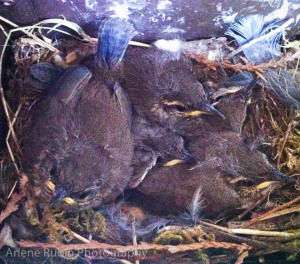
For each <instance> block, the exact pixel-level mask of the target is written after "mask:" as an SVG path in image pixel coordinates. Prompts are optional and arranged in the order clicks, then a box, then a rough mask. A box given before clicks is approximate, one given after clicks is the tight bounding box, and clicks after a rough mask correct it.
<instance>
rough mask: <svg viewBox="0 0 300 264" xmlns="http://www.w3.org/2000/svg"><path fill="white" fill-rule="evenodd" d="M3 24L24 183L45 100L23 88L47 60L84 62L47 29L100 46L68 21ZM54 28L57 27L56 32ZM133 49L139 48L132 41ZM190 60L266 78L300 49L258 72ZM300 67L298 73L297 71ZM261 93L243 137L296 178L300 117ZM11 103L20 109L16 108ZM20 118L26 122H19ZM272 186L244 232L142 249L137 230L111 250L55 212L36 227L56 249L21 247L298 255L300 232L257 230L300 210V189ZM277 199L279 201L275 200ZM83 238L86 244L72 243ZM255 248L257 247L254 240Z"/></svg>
mask: <svg viewBox="0 0 300 264" xmlns="http://www.w3.org/2000/svg"><path fill="white" fill-rule="evenodd" d="M1 21H2V22H4V23H6V24H8V25H9V26H10V27H12V28H13V29H11V30H10V31H9V32H6V31H5V29H4V28H3V27H2V26H1V24H0V26H1V27H0V30H2V32H3V33H4V34H5V35H6V36H7V38H6V41H5V44H4V48H3V51H2V54H1V57H0V79H1V80H2V78H3V58H4V54H5V51H6V49H7V46H8V43H10V42H11V43H12V44H13V45H14V47H15V58H16V63H17V65H16V70H15V72H14V81H13V87H14V89H15V90H14V91H15V92H16V93H15V95H17V98H9V99H8V98H7V96H9V95H7V94H5V92H4V90H5V89H4V88H3V87H2V86H1V83H2V82H1V83H0V93H1V100H2V103H3V106H4V110H5V114H6V118H7V121H8V126H9V131H8V134H7V138H6V144H7V148H8V156H9V159H10V162H12V163H13V165H14V168H15V170H16V173H17V175H19V177H20V178H19V179H21V176H22V175H23V174H22V169H21V166H20V165H21V164H20V163H19V160H20V158H19V157H20V155H21V148H20V137H21V135H22V130H23V129H24V127H26V125H27V123H26V122H27V121H26V120H27V119H28V118H27V119H26V118H25V117H27V115H28V113H29V112H30V108H31V107H32V105H33V104H34V103H35V102H36V101H37V100H38V96H34V97H29V96H28V95H27V94H25V93H24V92H23V90H22V89H20V88H22V87H23V86H24V83H23V82H24V79H25V77H26V74H27V72H26V71H27V70H28V67H29V66H30V65H32V64H34V63H37V62H41V61H51V62H53V63H56V62H57V61H58V60H59V63H62V64H63V65H64V67H68V65H69V64H71V63H74V62H76V60H77V59H78V56H80V55H78V53H77V52H76V50H72V49H71V50H70V51H69V52H68V53H63V52H62V50H60V46H59V45H57V43H51V40H50V39H49V38H47V37H46V34H45V33H44V32H45V31H47V33H49V32H51V31H57V32H60V33H62V34H65V35H67V36H72V37H73V38H74V39H76V41H80V42H81V43H85V44H87V46H86V47H87V49H89V50H93V49H94V46H95V45H96V43H97V40H96V39H94V38H91V37H90V36H88V35H87V34H86V33H85V32H84V31H83V30H82V28H81V27H79V26H78V25H77V24H75V23H73V22H70V21H67V20H65V19H47V20H44V21H41V22H40V23H37V24H35V25H33V26H28V27H19V26H18V25H16V24H14V23H12V22H11V21H8V20H7V19H5V18H3V17H0V22H1ZM49 25H53V26H52V27H50V26H49ZM61 26H64V27H65V28H67V29H68V30H71V31H72V32H73V34H72V33H69V32H67V31H65V30H62V29H60V28H59V27H61ZM15 32H22V33H23V34H24V36H23V37H21V38H20V39H18V40H13V39H12V38H11V37H12V35H13V33H15ZM70 42H71V41H70ZM132 44H136V43H134V42H132ZM144 46H149V45H144ZM56 56H58V57H56ZM189 56H191V57H194V58H195V59H197V61H198V62H199V64H202V65H205V66H206V67H208V68H209V70H211V71H218V70H220V65H221V67H223V69H225V70H228V71H229V74H230V72H231V73H232V72H236V71H241V70H247V71H253V72H258V73H263V72H264V71H265V70H266V69H268V68H270V67H278V66H283V65H284V66H285V65H286V63H287V62H288V61H293V60H298V59H299V57H300V52H299V50H296V52H294V53H290V54H288V53H287V55H286V56H285V57H283V58H282V59H280V60H279V61H277V62H275V61H270V62H268V63H266V64H264V65H257V66H256V65H253V64H251V63H246V64H241V63H239V64H231V63H230V62H229V61H223V62H221V64H220V63H219V62H215V61H209V60H207V58H205V57H199V56H197V57H195V56H193V55H192V54H189ZM297 65H298V64H297ZM297 65H296V67H298V66H297ZM296 70H297V69H296ZM295 72H296V71H295ZM235 92H238V90H235V91H232V92H230V93H233V94H234V93H235ZM261 94H262V96H261V97H259V100H256V101H253V102H251V103H250V105H249V108H250V112H249V117H248V121H247V123H246V124H245V128H244V131H246V132H244V134H245V137H247V138H250V139H256V138H257V137H258V136H260V135H264V138H263V143H264V144H267V145H269V146H270V147H271V148H270V149H271V150H270V151H269V153H268V154H269V156H270V157H271V158H273V159H274V160H276V163H277V167H278V168H280V169H282V170H284V171H285V172H286V173H289V174H295V175H297V174H298V173H300V161H299V160H300V158H299V155H300V150H299V149H300V147H299V146H300V132H299V129H300V127H299V113H297V112H291V111H290V110H289V109H286V108H285V107H284V106H282V105H280V103H278V102H277V101H276V99H274V98H273V96H272V95H271V94H269V93H268V92H266V91H265V90H263V89H262V91H261ZM16 102H17V103H16ZM12 105H14V106H13V107H12ZM20 116H21V117H22V118H20V119H19V117H20ZM19 120H22V121H19ZM24 120H25V121H24ZM28 177H30V175H28ZM18 183H20V182H17V181H15V182H14V184H13V186H12V187H11V191H10V193H9V197H10V198H11V199H10V201H9V202H8V204H7V205H6V209H5V210H4V211H3V212H2V213H1V215H0V222H2V221H5V219H6V218H7V217H8V216H9V215H10V214H12V213H14V212H15V211H16V210H17V209H18V207H17V203H18V202H20V201H21V199H22V198H24V196H26V187H24V185H26V183H22V182H21V184H20V185H21V186H23V187H21V188H20V190H21V193H22V194H16V193H15V192H16V191H15V190H16V186H17V185H18ZM273 184H274V183H265V184H264V185H261V186H259V187H257V188H256V190H255V192H261V193H262V194H263V197H262V198H260V199H259V200H258V201H253V205H252V206H251V208H250V209H249V210H246V211H245V212H244V213H243V214H241V215H240V219H243V218H244V217H245V216H246V215H247V214H248V213H249V212H250V210H251V211H256V216H254V217H253V218H252V220H250V221H245V222H244V223H242V228H239V229H237V228H227V227H224V226H221V225H215V224H209V223H205V222H202V223H201V226H206V227H209V228H212V229H211V230H213V231H212V232H211V233H209V232H208V231H204V229H203V230H202V228H201V227H200V226H199V225H195V226H193V227H189V226H181V227H168V228H167V229H166V230H163V231H161V232H160V233H158V234H157V237H156V238H155V239H154V241H152V243H138V242H137V241H136V236H135V232H133V245H127V246H124V245H109V244H104V243H99V242H97V241H93V240H89V239H87V238H86V236H85V232H84V231H86V230H87V227H86V226H85V227H83V226H80V225H78V216H77V218H76V217H75V218H76V219H77V220H76V221H77V224H76V225H74V219H73V225H72V224H71V223H72V221H70V219H64V216H63V215H57V214H55V213H54V212H51V211H48V212H47V213H46V214H45V216H44V218H43V219H39V220H38V221H37V222H38V224H37V225H38V227H39V228H40V231H41V232H42V233H43V232H44V234H46V235H48V236H49V237H52V238H53V239H52V241H53V242H56V243H53V244H52V243H41V242H37V241H20V242H18V244H19V246H21V247H23V248H52V249H58V250H62V251H70V250H71V251H72V250H80V249H98V250H102V251H108V252H110V251H119V252H127V251H133V252H135V255H136V256H135V258H133V259H134V260H135V261H138V259H139V255H138V254H137V251H143V250H144V251H145V250H146V251H149V252H151V255H150V256H148V258H149V259H159V258H166V257H170V256H171V255H175V256H176V255H178V256H179V257H180V256H182V255H181V254H184V255H185V254H187V255H188V254H189V253H190V252H192V251H197V250H202V249H207V248H224V249H228V250H231V251H233V252H235V253H236V254H237V259H236V263H242V262H243V260H244V258H246V257H247V256H248V255H249V251H250V249H252V251H251V254H252V255H255V254H253V252H255V249H256V247H257V248H259V249H261V248H260V247H259V245H260V246H261V245H262V244H263V245H264V246H265V248H264V251H263V252H262V254H264V253H266V252H276V251H279V250H282V249H284V250H286V251H287V252H295V251H296V252H298V253H300V250H299V248H298V249H297V248H296V249H295V248H294V247H293V246H292V245H293V244H292V243H291V241H293V240H295V241H298V239H299V232H298V230H297V229H294V230H290V229H289V230H285V228H283V230H279V229H278V230H274V231H266V230H263V229H256V226H255V225H254V224H257V223H258V222H260V221H264V222H266V221H270V219H273V220H274V219H280V218H281V217H283V216H287V215H290V214H293V213H295V212H298V211H299V210H300V209H299V206H295V207H290V206H291V205H293V204H296V203H297V202H299V201H300V198H299V197H296V196H298V193H297V190H296V189H294V188H285V187H284V186H281V185H279V184H276V183H275V185H276V188H273ZM268 188H269V189H268ZM299 188H300V186H299ZM266 189H267V190H266ZM248 191H249V189H248ZM271 194H272V198H270V195H271ZM282 194H283V195H282ZM282 197H284V198H285V199H283V198H282ZM27 198H29V197H27ZM269 199H272V201H273V209H270V210H268V211H267V212H266V213H265V212H261V211H260V207H259V206H261V207H262V208H263V206H262V205H263V204H264V203H265V204H266V203H268V202H269V201H270V200H269ZM198 200H199V199H196V202H198ZM283 201H284V202H283ZM275 202H278V203H280V205H277V204H276V203H275ZM29 204H30V203H29ZM32 206H33V205H32ZM40 220H41V221H40ZM232 221H233V220H232ZM196 222H197V221H196ZM230 222H231V221H228V225H230ZM35 223H36V222H35ZM223 223H224V222H223ZM102 224H103V223H102ZM195 224H198V223H195ZM250 226H252V229H245V228H246V227H250ZM76 227H77V228H78V227H80V230H81V231H82V230H83V232H82V233H81V234H79V233H76V232H74V231H73V230H72V229H71V228H73V229H74V228H75V229H76ZM32 228H33V229H34V228H35V226H32ZM298 228H300V224H299V225H298ZM102 231H103V230H102ZM220 232H224V233H228V234H230V235H232V239H235V241H236V243H224V242H222V241H216V239H217V237H218V234H220ZM82 234H84V235H82ZM239 235H243V236H248V237H249V238H252V236H255V239H254V240H253V245H251V246H250V244H249V245H247V244H245V240H244V237H243V236H239ZM257 236H261V238H260V239H257V240H256V238H257ZM270 237H271V238H274V239H275V240H276V239H279V238H284V239H286V240H285V242H288V243H285V244H282V247H278V245H277V244H276V243H273V242H270V241H269V240H268V239H269V238H270ZM76 240H77V241H80V242H83V244H75V243H73V242H74V241H76ZM165 241H168V242H169V243H174V241H175V242H176V243H178V241H179V242H180V243H179V244H178V245H170V244H169V245H161V244H163V243H164V242H165ZM57 242H59V243H57ZM70 242H72V243H70ZM248 242H249V243H250V241H248ZM198 253H199V252H198ZM251 254H250V255H251ZM184 255H183V256H184Z"/></svg>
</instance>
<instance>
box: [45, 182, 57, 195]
mask: <svg viewBox="0 0 300 264" xmlns="http://www.w3.org/2000/svg"><path fill="white" fill-rule="evenodd" d="M45 185H46V187H47V188H48V189H49V190H50V191H52V192H53V193H54V192H55V184H54V183H53V182H52V181H50V180H48V181H46V184H45Z"/></svg>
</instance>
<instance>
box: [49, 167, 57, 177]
mask: <svg viewBox="0 0 300 264" xmlns="http://www.w3.org/2000/svg"><path fill="white" fill-rule="evenodd" d="M56 173H57V166H52V168H51V170H50V176H54V175H56Z"/></svg>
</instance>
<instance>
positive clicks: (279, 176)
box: [273, 169, 297, 183]
mask: <svg viewBox="0 0 300 264" xmlns="http://www.w3.org/2000/svg"><path fill="white" fill-rule="evenodd" d="M273 175H274V178H275V179H277V180H279V181H281V182H283V183H296V182H297V181H296V180H295V179H294V178H292V177H290V176H287V175H285V174H284V173H282V172H280V171H279V170H277V169H274V173H273Z"/></svg>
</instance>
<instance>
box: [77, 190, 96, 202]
mask: <svg viewBox="0 0 300 264" xmlns="http://www.w3.org/2000/svg"><path fill="white" fill-rule="evenodd" d="M91 193H92V192H91V191H86V192H82V193H75V194H73V197H75V198H76V199H78V200H84V199H86V198H88V197H89V196H90V195H91Z"/></svg>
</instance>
